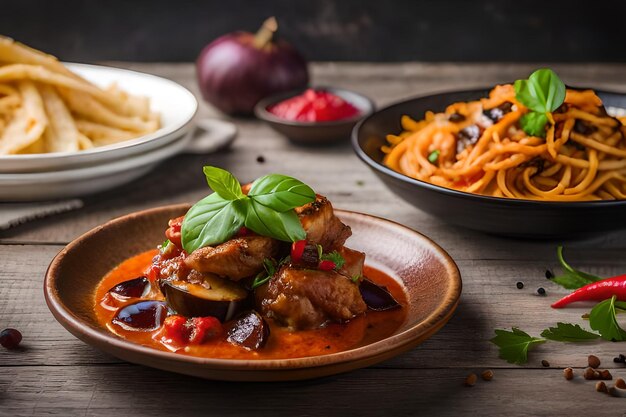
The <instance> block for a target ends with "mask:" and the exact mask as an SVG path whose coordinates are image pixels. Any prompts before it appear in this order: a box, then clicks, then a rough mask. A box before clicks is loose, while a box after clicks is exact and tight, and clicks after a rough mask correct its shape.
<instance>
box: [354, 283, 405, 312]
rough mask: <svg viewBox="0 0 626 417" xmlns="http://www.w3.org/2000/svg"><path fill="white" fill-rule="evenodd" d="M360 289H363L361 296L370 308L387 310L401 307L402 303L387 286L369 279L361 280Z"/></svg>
mask: <svg viewBox="0 0 626 417" xmlns="http://www.w3.org/2000/svg"><path fill="white" fill-rule="evenodd" d="M359 291H361V297H363V301H365V304H367V308H369V309H370V310H374V311H386V310H392V309H394V308H399V307H400V303H398V302H397V301H396V299H395V298H393V295H391V293H390V292H389V291H387V287H382V286H380V285H376V284H374V283H373V282H372V281H370V280H368V279H364V280H363V281H361V285H359Z"/></svg>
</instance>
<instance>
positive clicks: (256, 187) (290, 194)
mask: <svg viewBox="0 0 626 417" xmlns="http://www.w3.org/2000/svg"><path fill="white" fill-rule="evenodd" d="M248 197H250V198H251V199H253V200H254V201H256V202H257V203H259V204H263V205H264V206H266V207H269V208H271V209H273V210H276V211H279V212H281V213H283V212H286V211H288V210H291V209H293V208H296V207H300V206H303V205H305V204H307V203H310V202H312V201H315V191H313V189H311V187H309V186H308V185H306V184H305V183H303V182H302V181H299V180H297V179H295V178H292V177H289V176H287V175H281V174H270V175H266V176H264V177H261V178H259V179H257V180H256V181H254V182H253V183H252V187H251V188H250V191H249V192H248Z"/></svg>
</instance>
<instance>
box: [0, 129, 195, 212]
mask: <svg viewBox="0 0 626 417" xmlns="http://www.w3.org/2000/svg"><path fill="white" fill-rule="evenodd" d="M191 139H192V135H191V134H187V135H185V136H184V137H182V138H181V139H180V140H176V141H173V142H170V143H168V144H166V145H165V146H162V147H160V148H157V149H152V150H150V151H147V152H144V153H142V154H140V155H132V156H129V157H126V158H121V159H118V160H116V161H111V162H105V163H102V164H98V165H94V166H89V167H79V168H75V169H66V170H62V171H52V172H34V173H17V174H3V173H0V201H2V202H9V201H10V202H17V201H20V202H22V201H43V200H52V199H60V198H68V197H77V196H82V195H86V194H94V193H97V192H99V191H103V190H107V189H110V188H114V187H117V186H119V185H122V184H125V183H127V182H130V181H132V180H134V179H136V178H139V177H140V176H142V175H144V174H145V173H147V172H148V171H150V170H151V169H152V168H154V167H155V166H156V165H157V164H158V163H159V162H161V161H163V160H164V159H167V158H169V157H171V156H174V155H176V154H178V153H180V152H182V151H184V150H185V148H186V147H187V146H188V145H189V143H190V141H191Z"/></svg>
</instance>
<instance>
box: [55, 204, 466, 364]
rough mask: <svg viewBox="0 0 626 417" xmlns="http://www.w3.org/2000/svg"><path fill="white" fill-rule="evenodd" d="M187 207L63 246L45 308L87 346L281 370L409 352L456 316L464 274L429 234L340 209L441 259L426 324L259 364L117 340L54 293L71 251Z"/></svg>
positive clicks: (174, 359) (149, 211)
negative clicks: (436, 300) (438, 299)
mask: <svg viewBox="0 0 626 417" xmlns="http://www.w3.org/2000/svg"><path fill="white" fill-rule="evenodd" d="M189 207H190V205H189V204H174V205H168V206H161V207H157V208H151V209H146V210H141V211H138V212H134V213H130V214H127V215H125V216H121V217H118V218H115V219H113V220H110V221H108V222H106V223H104V224H103V225H100V226H97V227H95V228H93V229H91V230H89V231H88V232H86V233H84V234H83V235H81V236H79V237H78V238H76V239H74V240H73V241H72V242H70V243H69V244H68V245H67V246H65V247H64V248H63V249H62V250H61V251H60V252H59V253H58V254H57V255H56V256H55V257H54V258H53V260H52V261H51V263H50V265H49V266H48V269H47V270H46V274H45V278H44V283H43V290H44V297H45V300H46V304H47V305H48V309H49V310H50V311H51V312H52V314H53V316H54V317H55V319H56V320H57V321H58V322H59V323H60V324H61V325H63V327H65V328H66V329H67V330H68V331H69V332H70V333H72V334H73V335H74V336H76V337H78V338H79V339H81V340H83V341H84V342H86V343H88V344H90V345H92V343H90V341H91V340H94V339H95V340H96V341H97V342H99V343H100V344H105V345H108V347H110V348H114V349H115V350H116V351H130V352H132V353H134V354H139V355H146V356H144V357H151V358H155V359H158V360H161V361H167V362H175V363H183V364H195V365H201V366H206V367H208V368H209V369H214V370H231V371H237V370H244V371H268V370H269V371H281V370H294V369H305V368H318V367H325V366H329V365H339V364H346V363H351V362H355V361H359V360H367V359H372V358H376V357H384V355H385V354H386V353H389V352H394V351H398V350H400V349H404V350H407V349H409V348H411V347H413V346H414V345H415V344H417V343H418V342H419V341H421V340H423V339H424V338H428V337H430V336H431V335H432V334H434V333H435V332H437V331H438V330H439V329H440V328H441V327H443V326H444V325H445V324H446V323H447V321H448V320H449V319H450V318H451V317H452V314H453V313H454V311H455V310H456V307H457V306H458V303H459V300H460V297H461V290H462V280H461V273H460V271H459V268H458V266H457V264H456V263H455V262H454V260H453V259H452V257H451V256H450V255H449V254H448V253H447V252H446V251H445V250H444V249H443V248H442V247H441V246H439V245H438V244H437V243H435V242H434V241H433V240H431V239H430V238H428V237H427V236H425V235H423V234H421V233H419V232H417V231H415V230H413V229H411V228H409V227H407V226H404V225H402V224H400V223H397V222H394V221H392V220H388V219H384V218H381V217H377V216H373V215H370V214H365V213H359V212H355V211H350V210H341V209H336V210H335V211H336V212H338V213H339V214H343V213H345V214H346V215H347V216H350V215H352V216H364V217H366V218H368V219H369V220H370V221H374V222H377V223H380V222H382V223H386V225H387V226H390V227H394V228H401V229H404V230H405V231H406V232H409V233H410V234H412V235H413V236H414V237H415V238H417V239H420V240H421V241H422V242H423V243H424V244H426V245H427V246H429V247H430V248H431V249H432V250H433V251H434V253H435V255H436V256H437V257H438V258H439V259H440V260H441V262H442V264H443V265H444V268H445V269H446V270H447V273H448V282H449V287H448V291H447V293H446V294H445V296H444V298H443V300H444V301H443V302H442V303H441V304H439V305H438V306H437V308H436V309H435V310H433V311H431V312H430V313H429V314H428V316H426V317H425V318H424V319H423V320H421V321H420V322H417V323H414V324H413V325H411V327H409V328H407V329H406V330H404V331H402V332H401V333H398V334H394V335H392V336H389V337H387V338H385V339H382V340H379V341H376V342H374V343H371V344H368V345H365V346H361V347H358V348H355V349H350V350H346V351H342V352H337V353H331V354H327V355H321V356H307V357H302V358H285V359H258V360H256V359H220V358H204V357H196V356H188V355H181V354H177V353H173V352H166V351H161V350H157V349H154V348H151V347H148V346H143V345H140V344H136V343H134V342H130V341H128V340H125V339H122V338H120V337H117V336H115V335H114V334H113V333H111V332H109V331H107V330H106V329H102V328H96V327H94V326H93V325H91V324H90V323H88V322H85V321H83V319H81V318H80V317H78V316H76V315H75V314H74V313H73V312H72V311H71V310H70V309H69V308H67V307H66V306H65V304H64V303H63V302H62V301H61V299H60V296H59V294H58V292H57V289H56V281H57V279H59V269H60V266H61V265H62V263H63V260H64V258H65V256H67V255H68V253H71V251H73V250H74V249H75V248H77V247H78V246H79V245H80V244H81V243H82V242H84V241H85V240H88V239H90V238H92V237H93V236H95V235H96V234H98V233H99V232H100V231H101V230H103V229H104V228H106V227H109V226H111V225H114V224H116V223H120V222H125V221H128V220H132V219H133V218H136V217H141V216H145V215H152V214H156V213H157V212H159V211H173V210H181V211H182V210H185V209H188V208H189ZM88 341H89V342H88Z"/></svg>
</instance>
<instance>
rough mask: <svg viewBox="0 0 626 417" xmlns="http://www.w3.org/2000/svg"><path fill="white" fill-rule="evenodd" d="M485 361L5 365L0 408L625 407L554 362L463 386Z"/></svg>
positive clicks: (156, 411) (469, 410) (516, 412)
mask: <svg viewBox="0 0 626 417" xmlns="http://www.w3.org/2000/svg"><path fill="white" fill-rule="evenodd" d="M481 370H482V369H480V368H479V369H384V370H383V369H363V370H358V371H355V372H352V373H349V374H344V375H337V376H333V377H327V378H323V379H319V380H314V381H307V382H298V383H293V382H290V383H227V382H213V381H205V380H201V379H197V378H191V377H185V376H180V375H175V374H170V373H167V372H162V371H158V370H154V369H149V368H143V367H139V366H131V365H122V366H70V367H56V366H45V367H40V366H35V367H23V368H5V369H4V372H3V373H2V374H0V405H1V406H2V410H1V411H0V414H2V415H7V416H16V417H17V416H31V415H58V416H68V415H82V414H84V415H89V416H120V415H121V416H125V415H133V416H148V415H181V416H183V415H184V416H241V415H269V414H271V415H290V416H294V415H302V416H319V415H322V416H335V415H342V416H343V415H359V416H380V415H388V416H415V415H433V416H434V415H436V416H465V415H480V416H484V417H492V416H493V417H495V416H498V417H499V416H503V415H507V416H512V417H513V416H557V415H563V416H565V415H566V416H571V417H577V416H581V417H582V416H584V417H587V416H590V415H593V416H597V417H603V416H612V417H613V416H620V415H621V414H620V413H622V412H623V411H624V410H626V405H624V402H623V399H620V398H611V397H608V396H607V395H606V394H601V393H598V392H596V391H595V389H594V381H584V380H582V378H581V377H580V376H578V377H577V378H576V379H574V380H572V381H566V380H565V379H564V378H563V375H562V371H561V370H559V369H544V370H509V369H501V370H496V371H495V376H494V379H493V380H492V381H490V382H485V381H482V380H479V381H478V382H477V383H476V385H475V386H474V387H471V388H469V387H465V386H463V381H464V379H465V377H466V375H467V374H468V373H469V372H473V371H478V372H480V371H481ZM578 374H579V375H580V371H578ZM616 374H617V375H620V376H626V372H625V371H622V372H620V373H616ZM78 410H81V411H80V412H78Z"/></svg>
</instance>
